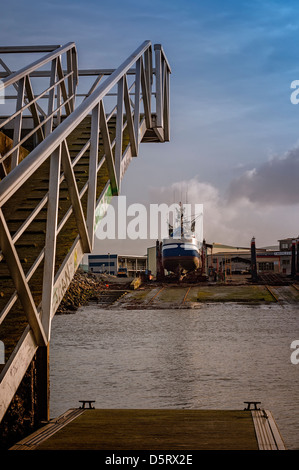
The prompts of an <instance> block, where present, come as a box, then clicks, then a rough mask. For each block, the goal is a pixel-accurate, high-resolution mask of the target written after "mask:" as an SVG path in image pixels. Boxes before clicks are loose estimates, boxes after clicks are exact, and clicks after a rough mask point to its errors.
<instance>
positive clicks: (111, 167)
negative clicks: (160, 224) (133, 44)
mask: <svg viewBox="0 0 299 470" xmlns="http://www.w3.org/2000/svg"><path fill="white" fill-rule="evenodd" d="M15 53H23V54H29V53H39V54H40V53H43V54H44V53H45V55H43V56H42V57H41V58H39V59H38V60H36V61H35V62H33V63H31V64H30V65H28V66H25V67H23V68H22V69H20V70H18V71H16V72H12V71H11V70H10V68H9V67H8V65H7V63H6V61H4V60H3V59H0V65H2V69H3V71H2V72H1V73H0V77H1V79H2V81H1V82H0V96H3V95H4V96H5V102H6V103H8V104H9V105H10V106H11V105H12V104H14V109H13V110H12V111H11V112H10V114H7V115H6V116H3V115H2V116H1V117H0V132H1V131H2V132H3V134H4V135H5V136H6V137H7V138H8V139H9V146H8V148H6V151H5V152H4V153H3V152H2V155H0V178H1V181H0V248H1V251H0V265H1V264H2V265H3V269H4V271H3V272H4V273H5V272H6V271H7V276H6V277H5V275H4V276H3V279H6V281H5V282H4V281H3V285H2V286H1V288H0V290H1V296H0V301H1V302H0V307H1V308H0V311H1V313H0V325H1V327H2V326H3V325H5V322H6V321H7V320H9V319H10V317H12V316H14V315H16V318H18V316H17V313H16V312H18V311H19V310H21V311H22V312H23V313H24V314H25V317H26V321H25V323H24V327H23V328H22V329H21V331H20V335H19V339H18V341H17V343H16V344H15V345H14V347H13V348H11V350H9V351H8V352H9V356H8V357H7V360H6V363H5V365H4V367H3V369H2V372H1V375H0V421H1V420H2V418H3V416H4V415H5V412H6V410H7V409H8V407H9V404H10V403H11V400H12V399H13V397H14V395H15V393H16V391H17V389H18V386H19V384H20V383H21V380H22V378H23V376H24V374H25V372H26V370H27V368H28V366H29V365H30V363H31V361H32V359H33V357H34V355H35V353H36V351H37V349H38V347H39V346H47V345H48V344H49V341H50V336H51V321H52V319H53V316H54V315H55V312H56V311H57V308H58V306H59V303H60V302H61V300H62V298H63V295H64V293H65V292H66V290H67V288H68V286H69V284H70V282H71V280H72V277H73V275H74V273H75V271H76V269H77V267H78V265H79V263H80V261H81V260H82V258H83V255H84V253H90V252H91V251H92V249H93V246H94V233H95V230H96V227H97V225H98V223H99V222H100V220H101V218H102V217H103V214H104V211H105V208H106V207H107V204H109V202H110V199H111V197H113V196H115V195H118V194H119V193H120V188H121V181H122V179H123V177H124V174H125V172H126V169H127V168H128V165H129V163H130V162H131V161H132V159H133V158H134V157H136V156H137V155H138V152H139V146H140V143H141V142H144V141H146V142H151V141H152V142H165V141H168V140H169V138H170V135H169V76H170V73H171V70H170V66H169V63H168V61H167V58H166V56H165V54H164V51H163V48H162V47H161V45H155V46H154V53H153V51H152V45H151V43H150V41H145V42H144V43H143V44H141V46H140V47H138V49H136V51H135V52H134V53H133V54H132V55H130V56H129V57H128V58H127V59H126V60H125V61H124V62H123V64H122V65H120V67H118V68H117V69H116V70H98V69H95V70H82V71H80V70H78V65H77V51H76V46H75V44H74V43H69V44H66V45H65V46H46V47H45V46H37V47H23V48H22V47H16V48H13V47H7V48H5V47H2V48H0V55H2V57H3V55H4V54H15ZM153 56H154V57H153ZM153 59H155V67H153ZM49 67H50V69H49ZM79 77H80V79H79ZM84 77H85V78H86V77H91V78H92V85H91V87H89V89H88V90H87V91H84V92H80V93H79V92H78V83H79V80H80V81H81V79H82V80H83V78H84ZM46 80H48V82H47V83H46V85H44V86H42V82H43V81H46ZM34 84H36V88H37V91H35V92H34ZM41 88H42V89H41ZM1 94H2V95H1ZM78 101H81V102H80V104H78V105H77V102H78ZM108 107H109V109H108ZM80 168H83V171H81V170H80ZM81 173H82V174H83V173H84V175H83V176H82V177H79V176H80V174H81ZM78 175H79V176H78ZM40 185H42V187H41V188H40V187H39V186H40ZM33 191H37V192H38V197H36V198H35V197H29V196H31V195H32V192H33ZM33 194H35V193H33ZM29 200H30V202H32V201H33V200H34V201H35V202H34V203H33V206H32V205H31V207H30V208H27V205H28V203H29ZM65 201H67V202H65ZM21 211H24V214H25V216H24V217H23V218H17V215H18V214H19V213H20V212H21ZM45 211H46V212H45ZM43 215H44V217H43ZM72 219H74V220H75V232H74V231H73V232H72V231H71V230H69V229H68V226H69V224H70V221H71V220H72ZM42 221H44V230H39V231H36V232H35V231H34V230H33V229H32V228H33V227H36V226H37V224H41V223H42ZM39 227H40V225H39ZM41 232H42V233H43V234H44V235H40V233H41ZM35 233H38V234H37V235H36V240H35V239H34V237H35V235H34V234H35ZM70 233H72V234H73V233H74V236H73V238H71V237H70V236H69V234H70ZM28 237H29V238H28ZM42 237H43V238H42ZM66 239H67V242H68V246H67V251H63V250H62V249H60V243H61V240H63V241H64V240H66ZM23 240H25V242H24V243H23V244H22V243H21V242H22V241H23ZM35 242H36V243H35ZM28 243H29V245H30V243H33V244H34V245H36V246H37V249H38V252H37V253H36V255H35V256H34V259H31V258H30V263H29V266H28V260H27V257H26V251H25V256H24V247H27V245H28ZM22 250H23V251H22ZM26 250H28V251H27V252H28V253H31V251H30V250H31V249H30V247H28V248H26ZM61 250H62V254H61V253H60V251H61ZM58 255H59V256H58ZM0 267H1V266H0ZM5 270H6V271H5ZM36 277H38V282H40V290H41V293H36V288H35V287H36V285H37V284H34V285H33V280H34V279H35V278H36ZM35 282H36V281H35ZM19 304H20V305H21V307H20V308H19V310H18V307H17V305H19ZM8 324H9V321H8ZM14 327H15V326H14ZM8 329H9V328H8ZM2 341H3V342H4V345H5V338H4V339H2Z"/></svg>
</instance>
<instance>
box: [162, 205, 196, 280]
mask: <svg viewBox="0 0 299 470" xmlns="http://www.w3.org/2000/svg"><path fill="white" fill-rule="evenodd" d="M178 217H179V221H180V222H178V223H177V224H176V225H177V226H176V228H174V226H172V225H171V224H168V225H169V237H168V238H165V239H163V241H162V264H163V268H164V269H165V270H166V271H170V272H173V273H176V274H182V273H187V272H190V271H195V270H197V269H199V268H201V266H202V261H201V249H200V243H199V241H198V239H197V238H196V235H195V219H194V218H193V220H189V221H188V220H186V219H185V217H184V212H183V208H182V205H181V204H180V210H179V214H178Z"/></svg>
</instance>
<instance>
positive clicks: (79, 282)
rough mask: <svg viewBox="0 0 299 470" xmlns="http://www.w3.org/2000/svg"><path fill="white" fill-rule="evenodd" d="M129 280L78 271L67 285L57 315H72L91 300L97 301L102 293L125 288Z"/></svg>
mask: <svg viewBox="0 0 299 470" xmlns="http://www.w3.org/2000/svg"><path fill="white" fill-rule="evenodd" d="M129 283H130V281H129V280H120V279H118V278H116V277H115V276H112V275H108V274H93V273H86V272H84V271H82V270H78V271H77V272H76V274H75V276H74V278H73V280H72V282H71V284H70V285H69V288H68V290H67V291H66V293H65V295H64V297H63V299H62V301H61V303H60V305H59V307H58V310H57V312H56V313H57V314H58V315H59V314H64V313H73V312H74V311H76V310H77V309H78V308H79V307H82V306H84V305H87V304H88V303H89V302H90V301H92V300H98V299H99V298H100V296H101V293H102V292H103V291H107V290H109V289H111V288H112V289H114V290H117V289H124V288H127V285H126V284H129Z"/></svg>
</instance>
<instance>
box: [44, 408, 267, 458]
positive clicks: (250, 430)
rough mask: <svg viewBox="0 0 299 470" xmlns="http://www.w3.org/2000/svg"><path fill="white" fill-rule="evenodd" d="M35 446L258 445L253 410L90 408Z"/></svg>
mask: <svg viewBox="0 0 299 470" xmlns="http://www.w3.org/2000/svg"><path fill="white" fill-rule="evenodd" d="M36 449H37V450H108V449H109V450H132V449H133V450H165V449H174V450H175V449H178V450H188V449H193V450H194V449H197V450H258V445H257V440H256V437H255V431H254V426H253V421H252V416H251V413H248V412H245V411H238V410H237V411H235V410H169V409H168V410H163V409H160V410H146V409H141V410H137V409H133V410H129V409H110V410H109V409H102V410H100V409H92V410H89V409H86V410H84V412H83V413H82V414H80V416H78V417H77V418H75V419H74V420H72V421H71V422H70V423H69V424H67V425H66V426H64V427H63V428H62V429H60V431H59V432H57V433H56V434H53V435H52V436H51V437H49V439H47V440H45V441H43V442H41V443H40V444H39V445H38V446H37V447H36Z"/></svg>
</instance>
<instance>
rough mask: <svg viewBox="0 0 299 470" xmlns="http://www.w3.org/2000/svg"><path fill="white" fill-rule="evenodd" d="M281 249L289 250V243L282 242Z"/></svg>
mask: <svg viewBox="0 0 299 470" xmlns="http://www.w3.org/2000/svg"><path fill="white" fill-rule="evenodd" d="M281 249H282V250H288V249H289V243H282V244H281Z"/></svg>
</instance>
